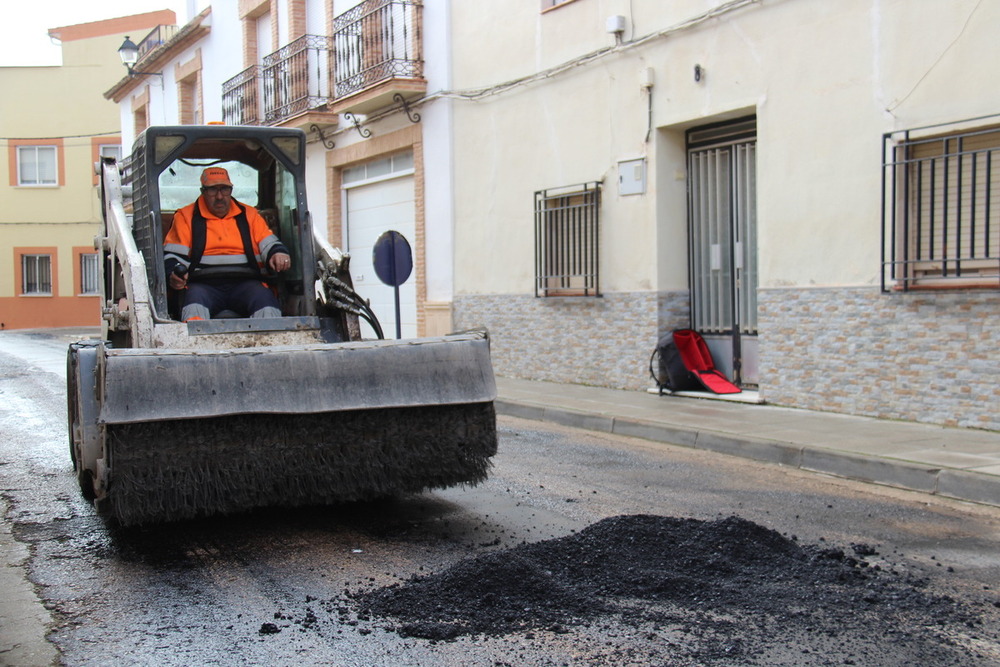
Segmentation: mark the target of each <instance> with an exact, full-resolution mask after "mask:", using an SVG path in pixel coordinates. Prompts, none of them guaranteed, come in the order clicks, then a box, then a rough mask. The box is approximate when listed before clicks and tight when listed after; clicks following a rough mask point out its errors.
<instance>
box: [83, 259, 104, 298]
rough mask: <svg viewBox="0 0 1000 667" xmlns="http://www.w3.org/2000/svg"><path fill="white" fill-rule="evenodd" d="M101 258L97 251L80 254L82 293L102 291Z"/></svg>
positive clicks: (98, 292)
mask: <svg viewBox="0 0 1000 667" xmlns="http://www.w3.org/2000/svg"><path fill="white" fill-rule="evenodd" d="M100 262H101V259H100V257H98V255H97V253H96V252H85V253H81V254H80V294H100V293H101V264H100Z"/></svg>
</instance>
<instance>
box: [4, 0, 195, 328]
mask: <svg viewBox="0 0 1000 667" xmlns="http://www.w3.org/2000/svg"><path fill="white" fill-rule="evenodd" d="M54 18H55V19H56V20H58V19H57V17H54ZM174 21H175V18H174V13H173V12H172V11H168V10H164V11H160V12H150V13H146V14H138V15H133V16H127V17H122V18H116V19H108V20H104V21H96V22H92V23H84V24H78V25H71V26H65V27H61V28H53V29H52V30H50V31H49V34H50V36H52V37H53V38H56V39H58V40H60V41H61V43H62V65H61V66H55V67H0V87H2V89H3V91H4V94H3V96H0V135H2V137H3V139H2V141H3V144H4V149H5V152H6V156H5V159H4V160H2V161H0V187H3V189H4V192H3V197H2V201H3V206H0V258H3V261H2V262H0V328H6V329H14V328H30V327H56V326H76V325H96V324H98V323H99V322H100V319H99V318H100V315H99V304H98V301H97V297H96V295H95V293H96V292H97V291H98V286H97V285H96V283H95V280H96V278H97V270H96V269H97V266H96V264H95V262H96V261H97V256H96V254H95V252H94V236H96V235H97V234H98V232H99V222H100V219H101V205H100V193H99V192H98V190H97V187H96V185H97V177H96V175H95V172H94V163H95V162H96V161H97V160H98V157H99V156H100V155H102V154H107V155H113V154H116V153H117V152H118V151H119V150H120V148H119V147H120V144H121V138H120V132H119V122H118V110H117V107H116V106H115V105H114V104H113V103H111V102H108V101H107V100H105V99H104V98H103V97H102V96H101V93H102V92H103V91H104V90H106V89H107V88H108V87H109V86H110V85H111V84H112V83H113V82H114V81H116V80H117V79H118V78H120V76H121V72H122V70H123V67H122V64H121V61H120V59H119V58H118V54H117V49H118V47H119V46H120V45H121V43H122V40H123V39H124V35H125V34H126V33H128V32H130V31H143V32H145V31H148V30H149V29H150V28H152V27H153V26H156V25H157V24H160V23H169V24H173V23H174Z"/></svg>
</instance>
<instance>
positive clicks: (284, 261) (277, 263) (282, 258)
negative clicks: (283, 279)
mask: <svg viewBox="0 0 1000 667" xmlns="http://www.w3.org/2000/svg"><path fill="white" fill-rule="evenodd" d="M267 264H268V266H270V267H271V270H272V271H274V272H275V273H280V272H282V271H287V270H288V269H289V268H291V266H292V258H291V257H289V256H288V255H286V254H285V253H283V252H276V253H274V254H273V255H271V259H270V260H268V262H267Z"/></svg>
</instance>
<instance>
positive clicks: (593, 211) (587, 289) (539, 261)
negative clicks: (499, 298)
mask: <svg viewBox="0 0 1000 667" xmlns="http://www.w3.org/2000/svg"><path fill="white" fill-rule="evenodd" d="M600 213H601V183H600V182H593V183H583V184H580V185H570V186H566V187H561V188H552V189H549V190H540V191H538V192H536V193H535V296H600V295H601V294H600V282H599V280H598V279H599V277H600V276H599V272H598V260H599V258H600V252H599V251H600Z"/></svg>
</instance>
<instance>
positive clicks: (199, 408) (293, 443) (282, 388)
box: [67, 332, 497, 526]
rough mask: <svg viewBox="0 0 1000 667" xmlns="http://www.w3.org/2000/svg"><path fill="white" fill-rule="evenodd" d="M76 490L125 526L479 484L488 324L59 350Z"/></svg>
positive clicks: (490, 433)
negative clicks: (393, 335)
mask: <svg viewBox="0 0 1000 667" xmlns="http://www.w3.org/2000/svg"><path fill="white" fill-rule="evenodd" d="M67 370H68V372H67V376H68V377H69V378H70V397H71V400H70V430H71V433H72V434H73V436H74V447H73V451H74V460H75V462H76V467H77V471H78V475H79V479H80V484H81V488H82V489H83V491H84V494H85V495H87V496H88V497H90V498H91V499H93V500H94V501H95V505H96V506H97V508H98V511H99V512H100V513H101V514H103V515H105V516H106V517H107V518H109V519H111V520H112V521H114V522H116V523H118V524H119V525H122V526H129V525H136V524H144V523H158V522H164V521H175V520H180V519H189V518H194V517H201V516H209V515H214V514H230V513H235V512H243V511H247V510H251V509H254V508H259V507H298V506H304V505H323V504H331V503H338V502H348V501H355V500H367V499H373V498H378V497H382V496H389V495H396V494H402V493H413V492H419V491H423V490H425V489H435V488H445V487H449V486H455V485H462V484H470V485H474V484H477V483H479V482H481V481H483V480H485V479H486V476H487V473H488V472H489V468H490V457H492V456H493V454H495V453H496V448H497V432H496V414H495V412H494V407H493V399H494V398H495V395H496V386H495V383H494V379H493V372H492V366H491V365H490V360H489V346H488V341H487V339H486V335H485V332H470V333H466V334H453V335H450V336H442V337H439V338H422V339H411V340H407V341H367V342H349V343H341V344H314V345H301V346H280V347H257V348H244V349H224V350H169V349H166V350H150V349H123V350H118V349H113V348H108V347H106V346H105V345H104V344H103V343H101V342H99V341H94V342H93V343H78V344H75V345H74V346H72V347H71V348H70V361H69V366H68V369H67Z"/></svg>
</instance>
